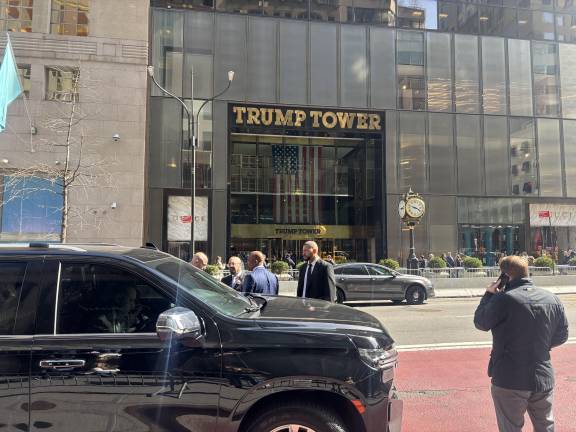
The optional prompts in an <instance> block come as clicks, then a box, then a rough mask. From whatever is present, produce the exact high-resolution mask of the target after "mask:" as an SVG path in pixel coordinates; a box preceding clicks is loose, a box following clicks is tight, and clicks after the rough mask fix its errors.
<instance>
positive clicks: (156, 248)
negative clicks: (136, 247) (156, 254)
mask: <svg viewBox="0 0 576 432" xmlns="http://www.w3.org/2000/svg"><path fill="white" fill-rule="evenodd" d="M142 248H143V249H154V250H160V249H158V247H157V246H156V245H155V244H154V243H152V242H146V244H144V246H142Z"/></svg>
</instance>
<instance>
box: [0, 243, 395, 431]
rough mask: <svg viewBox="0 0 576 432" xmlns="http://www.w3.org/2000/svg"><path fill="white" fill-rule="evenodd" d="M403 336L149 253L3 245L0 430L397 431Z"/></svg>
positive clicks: (346, 312)
mask: <svg viewBox="0 0 576 432" xmlns="http://www.w3.org/2000/svg"><path fill="white" fill-rule="evenodd" d="M396 361H397V354H396V350H395V349H394V346H393V340H392V338H391V337H390V336H389V335H388V333H387V332H386V330H385V329H384V328H383V327H382V325H381V324H380V323H379V322H378V321H377V320H376V319H375V318H373V317H372V316H370V315H368V314H365V313H362V312H359V311H356V310H354V309H352V308H350V307H348V306H342V305H336V304H331V303H327V302H323V301H315V300H308V299H306V300H303V299H297V298H289V297H257V296H253V297H244V296H243V295H241V294H238V293H237V292H236V291H234V290H232V289H229V288H227V287H225V286H224V285H222V284H220V283H219V282H217V281H216V280H215V279H214V278H213V277H212V276H210V275H208V274H206V273H204V272H201V271H197V270H196V269H194V268H193V267H192V266H190V265H189V264H187V263H185V262H183V261H181V260H178V259H176V258H174V257H172V256H171V255H167V254H165V253H162V252H159V251H157V250H153V249H146V248H123V247H119V246H106V245H47V244H30V245H24V246H21V245H14V246H3V247H1V248H0V430H6V431H41V430H42V431H45V430H48V431H54V432H68V431H69V432H77V431H81V432H104V431H107V432H108V431H115V432H116V431H131V432H140V431H142V432H144V431H170V432H179V431H194V432H208V431H210V432H216V431H218V432H232V431H243V432H362V431H367V432H372V431H379V432H386V431H391V432H396V431H399V430H400V424H401V416H402V402H401V401H400V400H399V399H397V398H396V397H395V392H394V389H393V378H394V367H395V365H396Z"/></svg>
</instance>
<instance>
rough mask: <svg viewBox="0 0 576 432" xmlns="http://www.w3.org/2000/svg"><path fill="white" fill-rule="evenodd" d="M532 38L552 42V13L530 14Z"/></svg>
mask: <svg viewBox="0 0 576 432" xmlns="http://www.w3.org/2000/svg"><path fill="white" fill-rule="evenodd" d="M532 38H533V39H538V40H554V14H553V13H552V12H532Z"/></svg>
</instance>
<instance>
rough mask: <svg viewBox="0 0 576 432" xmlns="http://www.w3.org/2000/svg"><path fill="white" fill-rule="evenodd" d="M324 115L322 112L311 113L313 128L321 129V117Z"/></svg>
mask: <svg viewBox="0 0 576 432" xmlns="http://www.w3.org/2000/svg"><path fill="white" fill-rule="evenodd" d="M321 115H322V111H310V117H312V127H313V128H319V127H320V116H321Z"/></svg>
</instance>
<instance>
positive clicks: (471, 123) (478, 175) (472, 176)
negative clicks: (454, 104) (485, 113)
mask: <svg viewBox="0 0 576 432" xmlns="http://www.w3.org/2000/svg"><path fill="white" fill-rule="evenodd" d="M456 149H457V151H456V152H457V155H458V192H459V193H461V194H472V195H480V194H482V191H483V190H484V188H483V184H482V177H483V170H482V167H481V164H479V163H478V161H480V160H482V143H481V140H480V117H479V116H470V115H457V116H456Z"/></svg>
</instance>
